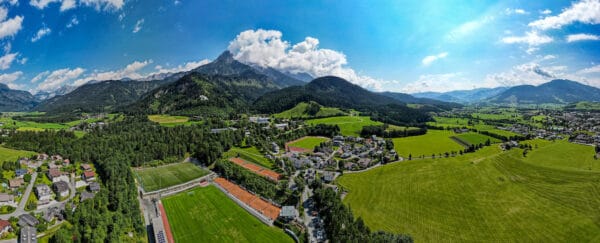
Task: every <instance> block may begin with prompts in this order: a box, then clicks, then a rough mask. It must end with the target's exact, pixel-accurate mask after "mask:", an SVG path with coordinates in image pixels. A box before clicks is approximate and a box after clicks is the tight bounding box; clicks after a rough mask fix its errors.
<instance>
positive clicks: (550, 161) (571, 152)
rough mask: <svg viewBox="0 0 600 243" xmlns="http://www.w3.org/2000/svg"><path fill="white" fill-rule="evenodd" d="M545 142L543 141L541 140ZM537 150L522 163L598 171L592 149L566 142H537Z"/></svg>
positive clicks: (599, 163)
mask: <svg viewBox="0 0 600 243" xmlns="http://www.w3.org/2000/svg"><path fill="white" fill-rule="evenodd" d="M543 141H545V140H543ZM537 144H538V148H537V149H536V148H535V147H534V146H535V145H532V147H534V149H533V150H532V151H530V152H529V153H528V154H527V157H526V158H524V159H523V161H525V162H528V163H532V164H535V165H542V166H549V167H557V168H562V169H575V170H584V171H590V170H591V171H600V160H597V159H594V147H592V146H586V145H581V144H574V143H569V142H567V141H555V142H547V141H545V142H541V143H540V142H538V143H537Z"/></svg>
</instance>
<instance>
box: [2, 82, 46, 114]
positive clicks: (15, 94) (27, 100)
mask: <svg viewBox="0 0 600 243" xmlns="http://www.w3.org/2000/svg"><path fill="white" fill-rule="evenodd" d="M38 103H39V102H38V100H37V99H36V98H35V97H34V96H33V95H31V94H30V93H29V92H27V91H22V90H13V89H10V88H9V87H8V86H6V84H2V83H0V112H5V111H26V110H29V109H31V108H32V107H34V106H35V105H37V104H38Z"/></svg>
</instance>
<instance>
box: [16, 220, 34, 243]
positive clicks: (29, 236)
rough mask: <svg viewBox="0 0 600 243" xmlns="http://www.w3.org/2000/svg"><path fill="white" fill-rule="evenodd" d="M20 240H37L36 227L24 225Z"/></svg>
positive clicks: (23, 241) (22, 242) (32, 242)
mask: <svg viewBox="0 0 600 243" xmlns="http://www.w3.org/2000/svg"><path fill="white" fill-rule="evenodd" d="M19 222H20V221H19ZM19 242H21V243H34V242H37V229H36V228H35V227H30V226H25V227H22V228H21V234H20V237H19Z"/></svg>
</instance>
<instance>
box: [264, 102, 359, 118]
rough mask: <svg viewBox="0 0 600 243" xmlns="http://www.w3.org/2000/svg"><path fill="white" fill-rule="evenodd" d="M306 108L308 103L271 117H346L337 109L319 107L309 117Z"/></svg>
mask: <svg viewBox="0 0 600 243" xmlns="http://www.w3.org/2000/svg"><path fill="white" fill-rule="evenodd" d="M307 108H308V103H306V102H302V103H299V104H298V105H296V106H294V107H293V108H291V109H289V110H286V111H283V112H281V113H277V114H275V115H273V117H275V118H287V119H292V118H312V117H330V116H343V115H347V113H346V112H343V111H342V110H340V109H339V108H334V107H324V106H321V108H320V109H319V111H318V112H317V113H316V114H315V115H313V116H311V115H309V114H307V112H306V109H307Z"/></svg>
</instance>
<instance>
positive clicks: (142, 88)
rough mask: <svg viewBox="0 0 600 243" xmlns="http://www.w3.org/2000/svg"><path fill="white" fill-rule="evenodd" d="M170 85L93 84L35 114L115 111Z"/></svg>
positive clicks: (42, 105) (44, 105)
mask: <svg viewBox="0 0 600 243" xmlns="http://www.w3.org/2000/svg"><path fill="white" fill-rule="evenodd" d="M167 82H168V81H164V80H158V81H148V82H141V81H120V80H111V81H103V82H96V83H89V84H85V85H83V86H81V87H78V88H77V89H75V90H73V91H72V92H70V93H68V94H66V95H61V96H56V97H53V98H51V99H48V100H45V101H43V102H42V103H40V104H39V105H38V106H37V107H35V110H38V111H46V112H51V113H62V112H103V111H112V110H114V109H115V108H117V107H118V106H123V105H127V104H131V103H133V102H135V101H137V100H138V99H139V98H140V97H141V96H142V95H143V94H145V93H146V92H148V91H150V90H152V89H155V88H157V87H159V86H161V85H163V84H165V83H167Z"/></svg>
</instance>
